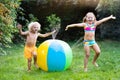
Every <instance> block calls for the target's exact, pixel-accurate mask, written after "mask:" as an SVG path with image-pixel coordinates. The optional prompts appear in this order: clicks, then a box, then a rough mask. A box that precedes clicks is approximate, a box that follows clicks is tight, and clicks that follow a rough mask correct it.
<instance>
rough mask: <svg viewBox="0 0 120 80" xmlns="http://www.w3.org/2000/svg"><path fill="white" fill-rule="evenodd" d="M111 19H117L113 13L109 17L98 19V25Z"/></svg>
mask: <svg viewBox="0 0 120 80" xmlns="http://www.w3.org/2000/svg"><path fill="white" fill-rule="evenodd" d="M110 19H116V17H114V16H113V15H111V16H109V17H106V18H103V19H101V20H99V21H96V25H100V24H101V23H103V22H106V21H108V20H110Z"/></svg>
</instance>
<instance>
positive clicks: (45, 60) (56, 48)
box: [37, 39, 72, 71]
mask: <svg viewBox="0 0 120 80" xmlns="http://www.w3.org/2000/svg"><path fill="white" fill-rule="evenodd" d="M71 62H72V50H71V48H70V46H69V45H68V44H67V43H66V42H64V41H62V40H56V39H50V40H46V41H44V42H43V43H41V44H40V46H39V47H38V52H37V64H38V66H39V67H40V68H41V69H42V70H44V71H64V70H66V69H67V68H69V67H70V65H71Z"/></svg>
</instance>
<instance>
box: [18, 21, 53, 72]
mask: <svg viewBox="0 0 120 80" xmlns="http://www.w3.org/2000/svg"><path fill="white" fill-rule="evenodd" d="M17 27H18V29H19V32H20V34H21V35H25V36H26V43H25V48H24V56H25V58H27V60H28V71H30V70H31V62H32V57H33V58H34V65H35V66H36V67H37V64H36V60H37V48H36V41H37V38H38V37H47V36H50V35H52V34H53V33H55V31H52V32H49V33H46V34H41V33H38V31H39V30H40V27H41V25H40V24H39V23H38V22H31V23H30V24H29V25H28V29H29V30H28V31H25V32H23V31H22V25H20V24H18V25H17Z"/></svg>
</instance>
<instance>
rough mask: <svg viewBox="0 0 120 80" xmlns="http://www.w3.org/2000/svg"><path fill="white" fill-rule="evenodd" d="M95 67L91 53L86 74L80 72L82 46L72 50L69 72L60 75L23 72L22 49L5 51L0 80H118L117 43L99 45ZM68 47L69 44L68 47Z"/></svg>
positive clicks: (81, 67)
mask: <svg viewBox="0 0 120 80" xmlns="http://www.w3.org/2000/svg"><path fill="white" fill-rule="evenodd" d="M98 44H99V46H100V48H101V55H100V57H99V58H98V61H97V62H98V64H99V67H98V68H95V67H94V66H93V65H92V59H93V56H94V52H93V51H92V50H91V55H90V58H89V63H88V72H84V71H83V59H84V50H83V46H82V45H80V46H79V47H75V46H74V47H72V50H73V61H72V64H71V66H70V68H69V69H67V70H65V71H62V72H45V71H43V70H40V69H36V68H35V67H34V65H32V70H31V72H27V61H26V59H25V58H24V56H23V47H24V46H23V45H19V44H18V45H13V47H12V48H10V49H6V51H7V54H8V55H6V56H0V80H120V50H119V49H120V45H119V44H120V42H116V41H100V42H98ZM70 46H72V44H70Z"/></svg>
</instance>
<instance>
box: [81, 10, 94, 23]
mask: <svg viewBox="0 0 120 80" xmlns="http://www.w3.org/2000/svg"><path fill="white" fill-rule="evenodd" d="M88 14H93V15H94V13H93V12H88V13H87V14H86V15H85V17H84V18H83V22H86V17H87V15H88ZM94 18H95V20H94V21H96V17H95V15H94Z"/></svg>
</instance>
